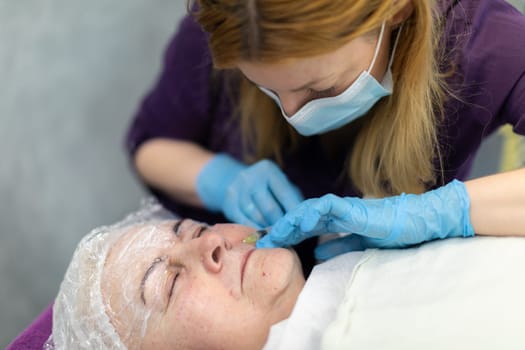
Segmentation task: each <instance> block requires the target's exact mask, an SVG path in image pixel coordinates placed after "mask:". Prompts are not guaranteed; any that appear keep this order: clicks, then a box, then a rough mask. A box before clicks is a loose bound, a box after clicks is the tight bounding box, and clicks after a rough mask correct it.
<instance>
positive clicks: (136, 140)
mask: <svg viewBox="0 0 525 350" xmlns="http://www.w3.org/2000/svg"><path fill="white" fill-rule="evenodd" d="M441 10H442V13H443V16H444V18H445V28H444V35H443V42H444V43H445V45H446V50H445V53H446V55H447V57H449V58H450V59H451V60H452V61H453V62H454V64H455V74H454V75H453V76H452V77H451V78H449V79H448V83H449V86H450V87H451V88H452V89H453V91H454V92H455V93H457V94H458V95H459V96H460V98H461V100H454V99H451V100H450V101H448V102H447V104H446V106H445V112H446V115H445V121H444V122H443V126H442V127H441V130H440V142H441V145H442V152H443V155H444V174H445V179H444V181H445V183H447V182H449V181H451V180H452V179H454V178H457V179H460V180H465V179H466V177H467V176H468V173H469V171H470V169H471V166H472V162H473V159H474V156H475V154H476V152H477V150H478V148H479V146H480V143H481V141H482V140H483V139H484V138H485V137H487V136H488V135H489V134H491V133H492V132H493V131H494V130H496V129H497V128H499V127H500V126H502V125H504V124H512V125H513V127H514V131H515V132H516V133H519V134H525V17H524V16H523V15H522V14H521V13H520V12H519V11H518V10H516V9H515V8H514V7H512V6H511V5H509V4H508V3H506V2H505V1H504V0H463V1H459V0H456V1H452V0H448V1H442V3H441ZM224 85H225V81H224V79H223V77H222V78H221V75H220V74H219V79H212V61H211V56H210V52H209V49H208V46H207V35H206V33H204V32H203V31H202V29H201V28H200V27H199V25H198V24H197V23H196V22H195V21H194V19H192V18H191V17H189V16H187V17H185V18H184V19H183V20H182V22H181V24H180V27H179V30H178V32H177V33H176V35H175V36H174V37H173V39H172V41H171V42H170V43H169V46H168V48H167V50H166V54H165V57H164V68H163V70H162V72H161V74H160V76H159V78H158V80H157V82H156V84H155V85H154V86H153V88H152V89H151V91H150V92H149V94H147V96H146V97H145V98H144V100H143V102H142V104H141V106H140V108H139V110H138V112H137V114H136V116H135V118H134V120H133V122H132V124H131V126H130V129H129V132H128V134H127V140H126V145H127V149H128V151H129V153H130V155H131V157H133V154H134V153H135V151H136V150H137V148H138V147H139V146H140V145H141V144H142V143H143V142H145V141H147V140H149V139H152V138H158V137H161V138H171V139H178V140H188V141H192V142H196V143H198V144H200V145H202V146H203V147H205V148H207V149H209V150H211V151H213V152H224V153H228V154H230V155H232V156H233V157H235V158H237V159H242V153H241V152H242V147H241V136H240V131H239V125H238V123H237V121H235V120H234V119H232V118H231V116H232V110H233V106H234V98H233V99H232V98H231V96H232V94H231V93H230V94H228V93H226V92H225V91H226V89H224ZM233 95H235V94H233ZM347 152H348V150H345V151H344V152H341V154H339V155H335V156H331V157H328V156H327V155H326V154H324V153H323V151H322V147H321V146H320V144H319V138H318V137H317V136H313V137H310V138H308V139H307V140H306V142H305V144H304V145H303V147H302V148H301V150H300V151H299V152H297V153H295V154H294V155H293V156H292V155H285V166H284V167H283V171H284V172H285V173H286V175H287V176H288V177H289V179H290V180H291V182H292V183H294V184H296V185H297V186H298V187H299V188H300V189H301V191H302V193H303V195H304V196H305V197H306V198H311V197H319V196H322V195H323V194H326V193H335V194H337V195H340V196H353V195H357V192H356V191H355V189H354V187H353V186H352V184H351V183H349V182H348V181H346V182H344V181H341V172H342V166H343V164H344V158H345V156H346V154H347ZM150 190H151V191H152V192H153V193H154V194H156V195H157V197H158V198H159V199H160V201H161V202H162V203H163V204H164V205H165V206H166V207H167V208H169V209H170V210H172V211H174V212H176V213H178V214H179V215H182V216H185V217H191V218H193V219H197V220H203V221H206V222H209V223H215V222H225V221H226V220H225V219H224V217H222V216H221V215H214V214H211V213H209V212H207V211H205V210H202V209H196V208H192V207H188V206H185V205H183V204H181V203H177V202H176V201H173V200H171V199H170V198H168V197H167V196H165V195H163V194H162V193H160V192H158V191H156V190H155V189H153V188H150Z"/></svg>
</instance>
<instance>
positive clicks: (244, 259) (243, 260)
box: [241, 249, 255, 290]
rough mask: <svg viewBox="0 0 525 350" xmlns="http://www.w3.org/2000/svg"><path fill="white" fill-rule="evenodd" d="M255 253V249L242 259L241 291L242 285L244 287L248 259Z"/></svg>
mask: <svg viewBox="0 0 525 350" xmlns="http://www.w3.org/2000/svg"><path fill="white" fill-rule="evenodd" d="M254 251H255V249H251V250H248V251H247V252H246V253H245V254H244V255H243V257H242V261H241V290H242V285H243V281H244V270H245V269H246V264H247V263H248V259H249V258H250V256H251V255H252V253H253V252H254Z"/></svg>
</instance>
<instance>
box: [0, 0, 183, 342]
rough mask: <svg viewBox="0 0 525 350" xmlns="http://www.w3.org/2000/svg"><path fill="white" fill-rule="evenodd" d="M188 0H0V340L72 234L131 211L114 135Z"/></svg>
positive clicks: (69, 247) (133, 186) (72, 242)
mask: <svg viewBox="0 0 525 350" xmlns="http://www.w3.org/2000/svg"><path fill="white" fill-rule="evenodd" d="M185 3H186V1H185V0H156V1H146V0H125V1H116V2H115V1H104V0H92V1H87V2H79V1H67V0H39V1H36V0H0V81H1V88H0V160H1V163H0V348H2V349H3V348H4V347H5V346H6V345H7V344H8V343H9V342H10V341H11V340H12V339H13V338H14V337H15V336H16V335H17V334H18V333H19V332H20V331H21V330H23V329H24V328H25V327H26V326H27V325H28V324H29V322H30V321H31V320H32V319H33V318H34V317H35V316H36V315H38V313H39V312H40V311H41V310H42V309H43V308H44V307H45V306H46V305H47V304H48V303H49V302H51V301H52V300H53V297H54V296H55V295H56V293H57V290H58V286H59V283H60V281H61V279H62V275H63V274H64V272H65V269H66V266H67V264H68V262H69V259H70V257H71V255H72V253H73V250H74V248H75V246H76V244H77V242H78V241H79V240H80V238H81V237H82V236H83V235H84V234H86V233H87V232H89V230H91V229H92V228H94V227H96V226H100V225H101V224H109V223H112V222H115V221H117V220H119V219H121V218H122V217H123V216H124V215H125V214H126V213H129V212H131V211H133V210H135V209H137V208H138V205H139V201H140V198H141V197H142V196H143V194H142V189H141V187H140V185H139V184H138V183H137V181H136V180H135V179H134V177H133V175H132V173H131V171H129V168H128V162H127V158H126V155H125V153H124V150H123V146H122V144H123V142H122V140H123V135H124V133H125V129H126V127H127V124H128V122H129V120H130V118H131V116H132V115H133V114H134V111H135V110H136V107H137V105H138V103H139V101H140V99H141V97H142V95H143V94H144V93H145V92H146V91H147V89H148V88H149V87H150V86H151V84H152V82H153V80H154V79H155V77H156V74H157V73H158V71H159V69H160V64H161V57H162V52H163V50H164V47H165V45H166V43H167V41H168V40H169V37H170V36H171V35H172V34H173V32H174V31H175V29H176V25H177V23H178V21H179V19H180V17H181V16H182V14H183V13H184V12H185Z"/></svg>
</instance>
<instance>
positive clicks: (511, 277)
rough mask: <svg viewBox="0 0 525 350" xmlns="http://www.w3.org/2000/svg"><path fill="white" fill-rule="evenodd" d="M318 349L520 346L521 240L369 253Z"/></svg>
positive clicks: (524, 332)
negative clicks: (321, 346)
mask: <svg viewBox="0 0 525 350" xmlns="http://www.w3.org/2000/svg"><path fill="white" fill-rule="evenodd" d="M322 341H323V349H366V350H373V349H381V350H383V349H389V350H395V349H403V350H408V349H425V350H430V349H447V350H448V349H462V350H463V349H476V350H479V349H491V350H493V349H505V350H511V349H525V238H514V237H509V238H495V237H475V238H470V239H450V240H443V241H437V242H432V243H428V244H425V245H423V246H421V247H418V248H412V249H408V250H407V249H405V250H371V251H367V252H365V256H364V257H363V259H362V260H361V263H360V264H358V266H357V267H356V269H355V270H354V275H353V278H352V279H351V281H350V283H349V285H348V287H347V291H346V295H345V297H344V299H343V302H342V304H341V307H340V308H339V310H338V312H337V316H336V319H335V320H334V321H333V322H332V323H331V324H330V326H329V327H328V328H327V330H326V332H325V334H324V336H323V340H322Z"/></svg>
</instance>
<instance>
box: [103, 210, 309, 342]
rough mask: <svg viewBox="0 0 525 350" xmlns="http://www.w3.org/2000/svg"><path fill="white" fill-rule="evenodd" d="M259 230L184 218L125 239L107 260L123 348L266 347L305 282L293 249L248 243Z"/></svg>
mask: <svg viewBox="0 0 525 350" xmlns="http://www.w3.org/2000/svg"><path fill="white" fill-rule="evenodd" d="M175 231H177V232H175ZM253 231H254V230H253V229H252V228H248V227H245V226H240V225H231V224H224V225H215V226H211V227H206V226H203V225H202V224H200V223H197V222H193V221H191V220H183V221H182V222H176V221H173V222H164V223H161V224H157V225H156V226H153V225H142V226H138V227H134V228H132V229H130V230H129V232H127V233H126V234H125V235H123V237H122V238H121V239H120V240H119V241H118V242H117V243H116V244H115V246H113V247H112V249H111V251H110V254H109V255H108V258H107V260H106V264H105V267H104V272H103V278H102V291H103V296H104V300H105V301H106V302H107V304H108V305H107V308H108V313H109V315H110V318H111V319H112V322H113V323H114V325H115V328H116V329H117V331H118V333H119V335H120V337H121V338H122V339H123V341H124V343H125V344H126V345H128V346H129V348H130V349H132V348H139V347H140V348H151V349H255V348H261V347H262V345H263V344H264V342H265V340H266V338H267V335H268V331H269V329H270V326H271V325H272V324H274V323H276V322H278V321H280V320H282V319H284V318H287V317H288V316H289V314H290V312H291V310H292V308H293V306H294V304H295V301H296V299H297V296H298V295H299V292H300V291H301V289H302V288H303V286H304V278H303V275H302V270H301V265H300V262H299V259H298V258H297V256H296V254H295V253H294V252H293V251H291V250H287V249H261V250H255V249H254V246H253V245H250V244H244V243H242V240H243V239H244V238H245V237H246V236H247V235H249V234H250V233H252V232H253Z"/></svg>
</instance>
